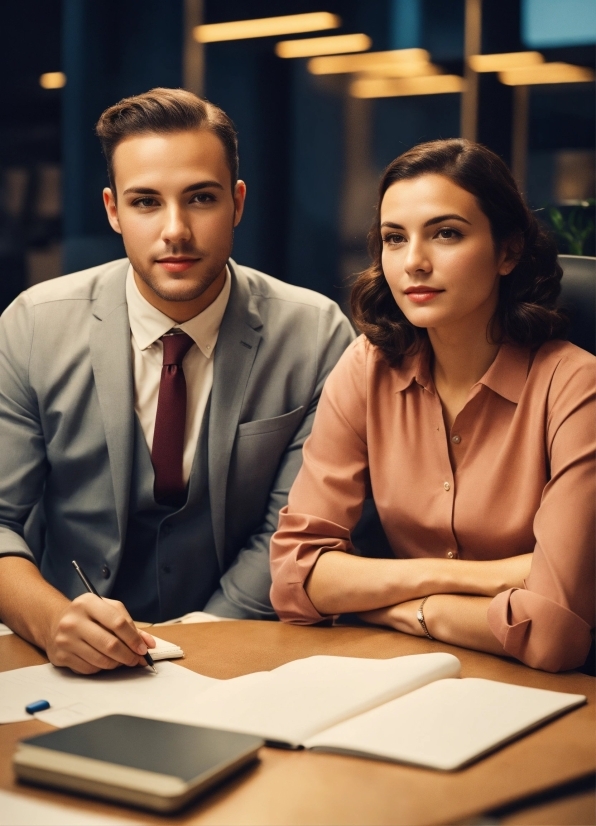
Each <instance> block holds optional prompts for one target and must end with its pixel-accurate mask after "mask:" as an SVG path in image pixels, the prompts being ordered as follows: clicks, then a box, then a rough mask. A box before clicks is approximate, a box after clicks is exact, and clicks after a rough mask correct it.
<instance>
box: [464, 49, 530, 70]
mask: <svg viewBox="0 0 596 826" xmlns="http://www.w3.org/2000/svg"><path fill="white" fill-rule="evenodd" d="M468 63H469V64H470V68H472V69H473V70H474V71H475V72H504V71H506V70H507V69H521V68H522V67H525V66H537V65H539V64H540V63H544V58H543V57H542V55H541V54H540V52H505V53H503V54H474V55H472V56H471V57H469V58H468Z"/></svg>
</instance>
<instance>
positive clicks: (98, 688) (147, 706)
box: [0, 662, 221, 728]
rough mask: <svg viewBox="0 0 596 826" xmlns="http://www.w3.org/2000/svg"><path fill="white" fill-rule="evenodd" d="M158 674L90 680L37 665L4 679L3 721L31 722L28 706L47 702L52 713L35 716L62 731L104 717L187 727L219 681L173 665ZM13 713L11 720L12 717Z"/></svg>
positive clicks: (123, 672)
mask: <svg viewBox="0 0 596 826" xmlns="http://www.w3.org/2000/svg"><path fill="white" fill-rule="evenodd" d="M155 668H156V671H157V673H155V674H154V673H153V672H152V671H151V670H150V669H148V668H118V669H116V670H115V671H103V672H101V673H99V674H94V675H91V676H86V677H85V676H81V675H78V674H74V673H73V672H72V671H69V670H68V669H65V668H55V667H54V666H53V665H49V664H48V665H34V666H30V667H29V668H18V669H15V670H14V671H4V672H3V673H1V674H0V709H2V711H4V710H5V709H6V710H7V711H6V714H4V715H3V717H2V718H0V719H2V722H5V723H8V722H16V721H17V720H27V719H30V715H28V714H26V713H25V706H26V705H28V704H29V703H31V702H34V701H35V700H48V702H49V703H50V708H49V709H48V710H47V711H42V712H39V713H38V714H35V715H34V716H35V717H36V718H37V719H39V720H43V721H44V722H45V723H49V724H50V725H52V726H57V727H58V728H63V727H65V726H68V725H73V724H74V723H82V722H84V721H85V720H93V719H94V718H96V717H101V716H103V715H104V714H136V715H138V716H142V717H154V718H159V719H164V720H170V719H173V720H176V721H181V722H184V721H186V719H187V718H188V717H190V716H192V714H193V713H194V710H195V707H196V702H197V697H198V696H199V695H200V694H201V693H202V692H203V691H205V690H207V689H208V688H210V687H211V686H213V685H216V684H217V683H219V682H221V681H220V680H215V679H214V678H212V677H204V676H203V675H201V674H196V673H195V672H194V671H189V669H187V668H182V667H181V666H179V665H175V664H174V663H169V662H160V663H157V664H156V666H155ZM11 713H12V716H11Z"/></svg>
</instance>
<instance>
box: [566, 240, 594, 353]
mask: <svg viewBox="0 0 596 826" xmlns="http://www.w3.org/2000/svg"><path fill="white" fill-rule="evenodd" d="M559 264H560V265H561V267H562V268H563V279H562V281H561V296H560V298H559V304H560V305H561V307H564V308H565V309H566V310H567V312H568V313H569V317H570V321H571V323H570V325H569V335H568V338H569V341H571V342H572V343H573V344H577V346H578V347H582V348H583V349H584V350H588V351H589V352H590V353H593V354H594V355H596V258H591V257H588V256H587V255H559Z"/></svg>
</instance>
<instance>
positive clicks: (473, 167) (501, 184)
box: [351, 138, 567, 366]
mask: <svg viewBox="0 0 596 826" xmlns="http://www.w3.org/2000/svg"><path fill="white" fill-rule="evenodd" d="M428 174H435V175H436V174H438V175H444V176H445V177H447V178H449V179H450V180H451V181H453V182H454V183H455V184H457V185H458V186H460V187H461V188H462V189H465V190H466V191H467V192H471V193H472V195H474V196H475V197H476V200H477V202H478V205H479V206H480V209H481V210H482V211H483V212H484V214H485V215H486V217H487V218H488V220H489V222H490V226H491V232H492V236H493V241H494V243H495V247H496V248H497V249H502V248H503V245H505V244H511V245H512V248H513V249H515V250H516V258H517V264H516V266H515V267H514V269H513V270H512V271H511V273H510V274H509V275H508V276H506V277H503V278H501V279H500V286H499V301H498V305H497V310H496V313H495V315H494V317H493V319H492V321H491V324H490V327H489V330H488V334H489V335H490V336H491V339H492V340H498V341H499V342H501V341H509V342H512V343H515V344H521V345H526V346H530V347H532V348H536V347H539V346H540V345H541V344H543V343H544V342H545V341H548V340H550V339H553V338H561V337H562V335H563V334H564V331H565V327H566V323H567V319H566V317H565V315H564V313H563V312H562V311H561V310H559V309H558V308H557V298H558V296H559V293H560V291H561V276H562V274H563V273H562V270H561V267H560V266H559V264H558V262H557V249H556V246H555V243H554V241H553V240H552V238H551V236H550V235H549V234H548V232H547V231H546V229H544V228H543V227H542V226H541V225H540V224H539V223H538V221H537V220H536V218H535V217H534V215H533V214H532V213H531V212H530V210H529V209H528V207H527V206H526V204H525V203H524V201H523V198H522V196H521V195H520V192H519V190H518V188H517V185H516V183H515V181H514V179H513V177H512V175H511V173H510V172H509V170H508V169H507V166H506V165H505V163H504V162H503V161H502V160H501V159H500V158H499V157H498V156H497V155H495V154H494V152H491V151H490V149H487V148H486V147H485V146H482V145H481V144H478V143H473V142H472V141H468V140H464V139H463V138H453V139H450V140H439V141H430V142H429V143H422V144H420V145H419V146H415V147H413V148H412V149H410V150H408V151H407V152H404V154H403V155H400V156H399V157H398V158H396V159H395V160H394V161H392V162H391V163H390V164H389V166H388V167H387V169H386V170H385V172H384V173H383V177H382V178H381V183H380V186H379V201H378V206H377V214H376V218H375V222H374V224H373V226H372V227H371V230H370V232H369V234H368V248H369V253H370V256H371V259H372V264H371V266H370V267H369V268H368V269H367V270H365V271H364V272H362V273H360V274H359V275H358V277H357V279H356V281H355V282H354V285H353V288H352V296H351V304H352V315H353V319H354V323H355V324H356V326H357V327H358V329H359V330H360V332H361V333H364V335H365V336H366V337H367V338H368V340H369V341H370V342H371V343H372V344H374V345H375V346H376V347H378V348H379V350H381V352H382V353H383V355H384V356H385V358H386V359H387V361H388V362H389V364H390V365H391V366H396V365H398V364H399V363H400V361H401V359H402V357H403V356H405V355H408V354H411V353H414V352H416V351H417V350H418V349H419V347H420V345H421V344H422V342H423V341H424V340H425V339H427V332H426V330H425V329H424V328H420V327H415V326H414V325H413V324H411V323H410V322H409V321H408V320H407V318H406V317H405V316H404V314H403V313H402V312H401V310H400V309H399V307H398V306H397V304H396V302H395V299H394V298H393V295H392V294H391V290H390V289H389V285H388V283H387V280H386V278H385V275H384V273H383V267H382V263H381V252H382V240H381V230H380V210H381V203H382V201H383V196H384V195H385V192H386V191H387V190H388V189H389V187H390V186H391V185H392V184H394V183H396V181H403V180H406V179H410V178H417V177H419V176H420V175H428Z"/></svg>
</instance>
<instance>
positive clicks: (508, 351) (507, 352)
mask: <svg viewBox="0 0 596 826" xmlns="http://www.w3.org/2000/svg"><path fill="white" fill-rule="evenodd" d="M529 369H530V350H529V348H528V347H519V346H516V345H515V344H502V345H501V347H500V348H499V352H498V353H497V357H496V358H495V360H494V361H493V363H492V364H491V366H490V367H489V368H488V370H487V371H486V373H485V374H484V375H483V376H482V378H481V379H480V381H479V384H484V385H485V386H486V387H489V388H490V389H491V390H493V391H494V392H495V393H498V394H499V396H503V398H504V399H507V400H508V401H510V402H513V403H514V404H517V403H518V401H519V400H520V397H521V394H522V391H523V389H524V385H525V383H526V379H527V378H528V372H529Z"/></svg>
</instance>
